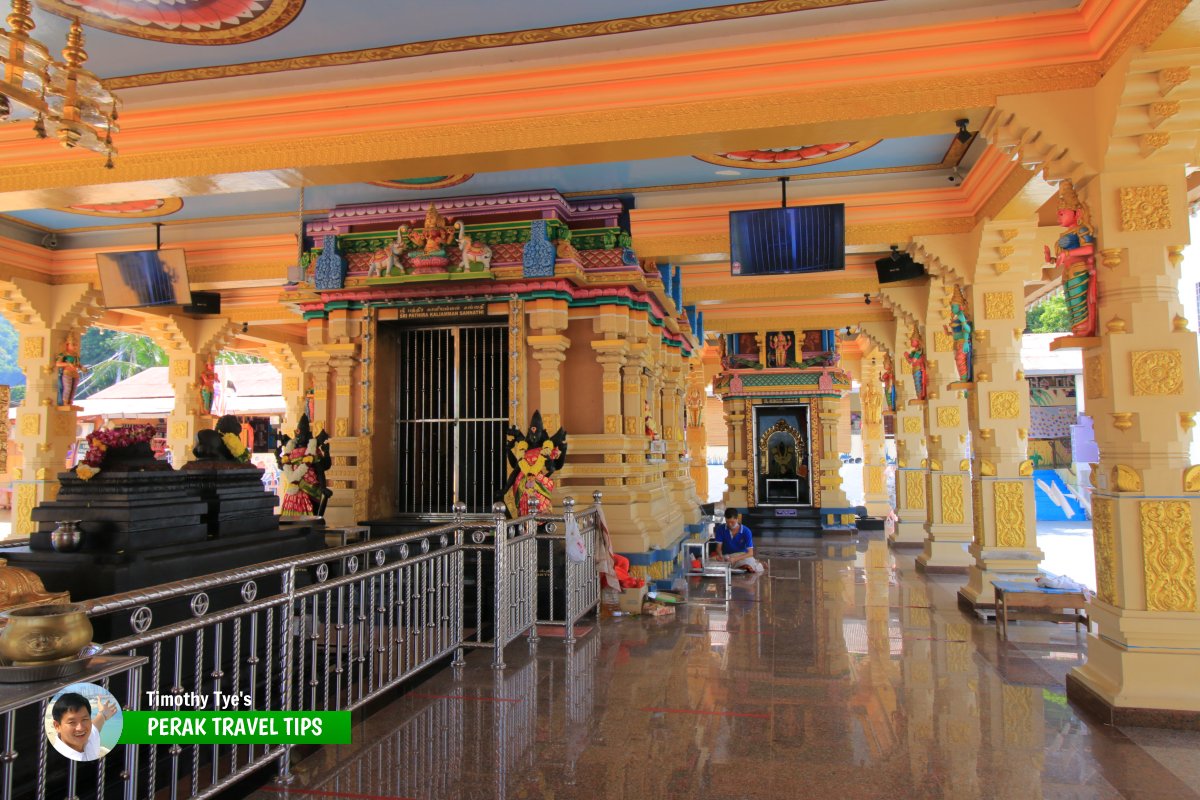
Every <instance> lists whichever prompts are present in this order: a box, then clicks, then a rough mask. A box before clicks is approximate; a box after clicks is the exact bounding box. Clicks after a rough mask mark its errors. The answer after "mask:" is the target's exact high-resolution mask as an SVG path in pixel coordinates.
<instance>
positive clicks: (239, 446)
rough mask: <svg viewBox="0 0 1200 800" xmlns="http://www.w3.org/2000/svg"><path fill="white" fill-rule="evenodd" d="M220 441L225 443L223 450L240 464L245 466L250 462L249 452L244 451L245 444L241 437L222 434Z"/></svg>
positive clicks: (233, 434) (232, 434)
mask: <svg viewBox="0 0 1200 800" xmlns="http://www.w3.org/2000/svg"><path fill="white" fill-rule="evenodd" d="M221 441H222V442H224V443H225V449H226V450H228V451H229V455H231V456H233V457H234V458H236V459H237V460H238V461H239V462H240V463H242V464H245V463H246V462H247V461H249V460H250V452H249V451H248V450H247V449H246V443H245V442H243V441H242V437H241V436H238V435H237V434H236V433H223V434H221Z"/></svg>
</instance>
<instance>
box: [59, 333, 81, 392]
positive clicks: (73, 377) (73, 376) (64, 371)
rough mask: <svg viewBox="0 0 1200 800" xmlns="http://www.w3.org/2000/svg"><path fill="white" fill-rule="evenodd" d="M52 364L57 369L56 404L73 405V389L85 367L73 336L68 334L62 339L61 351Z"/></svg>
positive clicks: (77, 384) (75, 387)
mask: <svg viewBox="0 0 1200 800" xmlns="http://www.w3.org/2000/svg"><path fill="white" fill-rule="evenodd" d="M54 366H55V368H56V369H57V370H58V405H60V406H72V405H75V390H76V389H78V388H79V379H80V377H81V376H82V375H83V373H85V372H87V367H85V366H84V365H83V361H81V360H80V358H79V344H78V343H77V342H76V341H75V337H74V336H72V335H70V334H68V335H67V338H66V339H64V340H63V348H62V352H61V353H59V354H58V355H56V356H55V357H54Z"/></svg>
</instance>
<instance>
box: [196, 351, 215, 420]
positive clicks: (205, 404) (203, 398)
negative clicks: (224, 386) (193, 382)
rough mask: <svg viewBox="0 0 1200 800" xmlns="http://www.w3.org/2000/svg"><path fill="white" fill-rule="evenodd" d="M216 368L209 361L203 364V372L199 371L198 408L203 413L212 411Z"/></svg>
mask: <svg viewBox="0 0 1200 800" xmlns="http://www.w3.org/2000/svg"><path fill="white" fill-rule="evenodd" d="M217 380H218V378H217V370H216V367H214V366H213V362H212V361H209V362H208V363H207V364H205V365H204V372H202V373H200V408H201V409H202V410H203V411H204V413H205V414H212V413H213V401H214V400H216V397H217Z"/></svg>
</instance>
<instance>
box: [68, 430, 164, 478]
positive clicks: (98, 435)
mask: <svg viewBox="0 0 1200 800" xmlns="http://www.w3.org/2000/svg"><path fill="white" fill-rule="evenodd" d="M157 433H158V430H157V429H156V428H155V427H154V426H153V425H123V426H122V427H120V428H113V429H112V430H108V429H101V430H98V431H93V432H92V433H89V434H88V436H87V446H88V451H87V455H85V456H84V457H83V463H84V464H87V465H88V466H89V467H93V468H97V469H98V468H99V467H100V465H101V464H103V463H104V457H105V455H107V453H108V451H109V450H111V449H113V448H117V447H132V446H133V445H135V444H141V443H142V442H148V441H150V440H151V439H153V438H154V436H155V434H157Z"/></svg>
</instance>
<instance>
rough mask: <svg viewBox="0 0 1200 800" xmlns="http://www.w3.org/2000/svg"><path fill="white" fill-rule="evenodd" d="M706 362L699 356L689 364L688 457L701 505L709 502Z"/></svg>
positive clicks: (695, 355) (694, 357)
mask: <svg viewBox="0 0 1200 800" xmlns="http://www.w3.org/2000/svg"><path fill="white" fill-rule="evenodd" d="M707 384H708V382H707V381H706V380H705V378H704V362H703V360H701V358H700V354H699V353H695V354H693V355H692V357H691V358H690V359H689V360H688V362H687V394H686V399H685V403H686V407H687V453H688V456H689V457H690V459H691V460H690V463H689V465H688V468H689V472H690V473H691V478H692V483H693V484H694V485H695V487H696V494H697V496H698V497H699V498H700V500H701V502H706V501H707V499H708V434H707V432H706V431H705V429H704V406H705V404H706V402H707V400H708V397H707V394H708V393H707V391H706V386H707Z"/></svg>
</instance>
